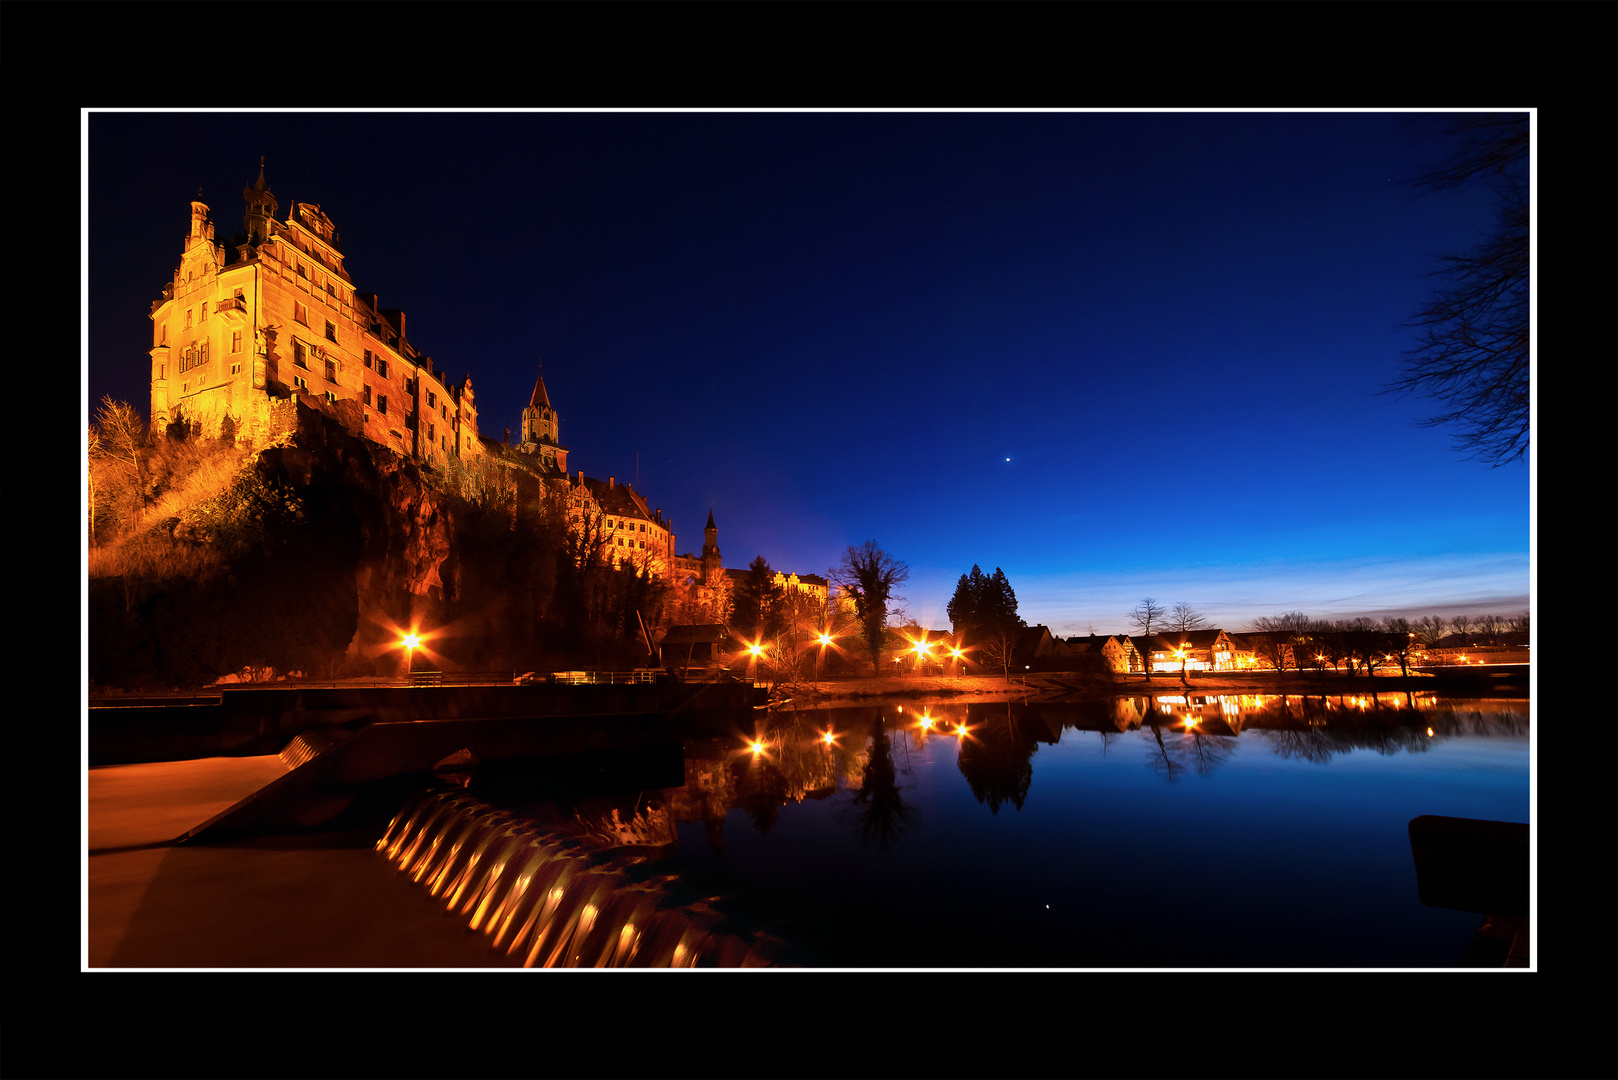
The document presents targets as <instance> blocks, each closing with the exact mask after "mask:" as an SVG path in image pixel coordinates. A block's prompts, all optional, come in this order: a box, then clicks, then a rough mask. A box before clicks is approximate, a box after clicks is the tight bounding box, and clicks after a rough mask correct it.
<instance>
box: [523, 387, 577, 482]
mask: <svg viewBox="0 0 1618 1080" xmlns="http://www.w3.org/2000/svg"><path fill="white" fill-rule="evenodd" d="M560 433H561V422H560V420H559V419H558V418H557V415H556V410H555V409H553V408H551V399H550V395H549V394H547V393H546V392H545V368H544V365H540V369H539V377H538V378H536V379H535V380H534V392H533V394H532V396H530V397H529V399H528V407H527V408H525V409H523V411H522V447H521V449H522V452H523V453H525V454H533V455H535V457H536V458H537V462H536V464H538V466H539V468H540V471H542V472H545V473H554V474H557V475H563V476H565V475H566V474H567V447H565V446H563V445H562V444H561V441H560V438H559V435H560Z"/></svg>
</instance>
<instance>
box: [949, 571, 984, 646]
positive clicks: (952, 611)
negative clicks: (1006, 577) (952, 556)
mask: <svg viewBox="0 0 1618 1080" xmlns="http://www.w3.org/2000/svg"><path fill="white" fill-rule="evenodd" d="M988 582H989V579H988V578H987V577H986V576H985V575H984V573H983V568H982V567H981V566H978V565H977V564H976V563H974V564H973V565H972V572H971V574H962V575H961V580H960V581H958V582H956V584H955V595H954V596H952V597H950V600H949V604H948V605H947V606H946V607H945V608H944V611H945V613H946V614H947V615H948V616H949V623H950V628H951V629H952V630H954V631H955V633H956V634H960V633H961V631H963V630H965V629H967V628H969V627H972V626H976V625H977V622H978V612H979V611H980V610H981V609H982V607H983V594H984V592H985V591H987V589H988Z"/></svg>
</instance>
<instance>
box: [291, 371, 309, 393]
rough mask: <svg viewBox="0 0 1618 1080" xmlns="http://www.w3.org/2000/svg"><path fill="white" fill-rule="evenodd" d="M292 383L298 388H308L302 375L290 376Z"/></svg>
mask: <svg viewBox="0 0 1618 1080" xmlns="http://www.w3.org/2000/svg"><path fill="white" fill-rule="evenodd" d="M292 385H293V386H296V387H297V388H298V389H300V390H307V389H309V384H308V383H306V382H304V381H303V376H302V375H294V376H292Z"/></svg>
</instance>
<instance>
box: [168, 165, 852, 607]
mask: <svg viewBox="0 0 1618 1080" xmlns="http://www.w3.org/2000/svg"><path fill="white" fill-rule="evenodd" d="M242 198H243V201H244V203H245V212H244V214H243V218H242V226H243V230H242V239H241V242H232V243H229V244H225V243H220V242H218V241H216V240H215V239H214V223H213V221H212V220H211V219H210V217H209V214H210V209H209V207H208V205H207V204H206V203H204V202H202V201H201V199H200V198H199V199H197V200H194V201H193V202H192V203H191V227H190V231H189V232H188V233H187V234H186V237H185V243H184V247H183V250H182V253H181V256H180V264H179V267H178V268H177V269H176V270H175V272H174V277H173V279H172V280H170V281H169V282H168V283H167V284H165V285H164V286H163V290H162V298H161V299H159V300H156V301H154V302H153V304H152V309H151V319H152V348H151V374H152V400H151V421H152V426H153V428H154V429H157V430H163V429H164V428H166V427H167V426H169V425H171V424H184V425H185V426H187V427H188V428H190V429H191V430H193V431H196V432H198V433H201V434H207V435H210V436H216V437H217V436H220V435H223V434H227V433H228V434H231V435H233V436H234V437H235V438H237V439H239V440H241V441H243V442H244V443H246V444H248V445H253V444H258V443H261V442H263V441H264V439H265V438H266V437H267V436H268V435H269V434H270V433H271V432H273V431H274V430H276V415H275V414H276V409H277V406H278V405H284V403H285V402H287V401H290V400H293V399H296V400H298V401H301V402H303V403H304V404H306V405H308V406H309V407H311V408H314V409H317V410H319V411H320V412H322V413H324V414H326V415H328V416H331V417H332V418H333V419H335V420H336V421H337V422H338V423H340V424H341V425H342V426H343V427H344V428H345V429H347V430H348V431H349V432H351V433H352V434H355V435H358V436H360V437H362V438H365V439H368V440H369V441H371V442H373V443H376V444H377V445H379V446H383V447H386V448H387V449H389V450H391V451H393V452H394V453H397V454H400V455H401V456H404V457H408V458H410V459H412V460H415V461H417V462H420V463H421V464H422V465H424V466H426V467H428V468H444V467H446V466H447V465H448V464H449V463H450V462H451V460H457V461H459V462H461V463H470V462H471V461H473V460H483V461H485V462H487V463H489V464H498V465H501V466H505V467H510V468H522V469H524V470H525V471H527V472H529V473H531V474H533V475H534V476H537V477H538V478H540V479H541V480H545V481H550V482H552V483H554V484H555V486H556V487H557V489H558V490H561V491H563V492H565V496H566V500H567V511H568V517H569V520H570V523H571V525H572V527H573V528H574V529H575V530H577V531H580V532H590V533H592V537H593V539H598V540H599V541H600V542H601V544H602V552H603V555H604V556H605V557H606V558H607V559H608V561H609V562H611V563H612V564H613V565H624V564H630V565H634V566H636V567H644V568H645V570H646V571H647V572H648V573H649V574H651V575H652V576H656V577H662V578H670V579H679V578H691V579H694V580H695V581H696V582H697V583H699V584H703V585H713V584H715V583H716V582H717V577H716V575H719V574H725V575H728V576H730V577H731V578H732V579H733V580H734V579H739V578H740V577H741V576H743V575H745V573H746V571H744V570H724V569H723V568H722V567H721V566H720V563H719V546H718V538H717V537H718V533H717V530H716V528H715V526H714V521H713V514H712V512H711V511H710V512H709V515H708V525H707V528H706V529H705V530H704V538H705V546H704V547H703V552H702V555H701V557H700V558H699V557H696V556H692V555H689V554H688V555H684V556H677V555H675V534H674V526H673V523H672V522H671V521H670V520H669V519H667V518H665V517H664V516H663V512H662V510H660V509H653V508H651V507H650V506H649V505H648V504H647V501H646V497H645V496H644V495H643V494H642V493H640V492H637V491H635V490H634V489H633V487H632V486H631V485H629V484H619V483H618V482H617V481H616V479H615V478H614V477H611V476H609V477H607V479H606V481H605V482H604V483H603V482H602V481H599V480H594V479H591V478H589V477H586V476H585V475H584V473H583V471H582V470H580V471H579V472H578V473H577V474H576V475H575V474H573V473H571V472H570V471H569V469H568V461H567V448H566V447H565V446H563V445H562V443H561V439H560V434H561V425H560V420H559V418H558V416H557V413H556V410H555V408H554V407H553V406H552V405H551V401H550V396H549V394H548V393H547V392H546V389H545V379H544V372H543V370H541V371H540V373H539V375H538V377H537V378H536V380H535V383H534V392H533V394H532V395H531V396H530V398H529V401H528V405H527V406H526V407H525V408H524V409H523V411H522V430H521V435H522V438H521V441H520V443H519V445H518V446H516V447H510V446H507V445H506V444H505V442H504V441H500V440H491V439H486V438H484V437H483V436H482V435H481V434H480V433H479V431H478V413H477V404H476V399H475V397H474V395H473V392H472V377H471V376H470V375H464V376H462V377H461V379H459V380H458V381H456V380H451V379H450V378H449V376H448V375H447V374H446V373H445V372H444V371H442V370H440V369H439V368H438V367H437V366H436V365H435V364H434V363H433V358H432V357H431V356H430V355H428V354H426V353H423V352H421V351H420V350H419V349H417V348H416V346H415V345H414V344H413V343H412V342H411V341H410V340H409V338H408V336H407V335H406V332H405V314H404V312H403V311H400V310H398V309H393V308H384V307H382V306H381V305H380V304H379V302H378V299H377V296H376V294H375V293H362V292H358V291H356V290H355V288H354V285H353V281H352V279H351V278H350V276H349V272H348V270H347V269H346V268H345V267H344V265H343V258H344V256H343V253H342V250H341V248H340V247H339V237H338V232H337V228H336V226H335V225H334V224H333V223H332V220H331V218H329V217H327V216H326V214H325V212H324V211H322V210H321V208H320V207H319V205H317V204H315V203H306V202H297V203H293V204H292V206H291V207H290V209H289V210H288V213H287V215H286V218H285V220H277V218H276V212H277V211H278V210H279V208H280V204H279V203H278V202H277V201H276V198H275V196H274V195H273V194H272V193H271V192H270V189H269V185H268V184H267V183H266V182H265V178H264V164H263V162H262V161H260V162H259V173H258V178H257V179H256V180H255V181H254V182H253V184H252V185H251V186H249V187H247V188H245V189H243V191H242ZM776 578H777V584H780V585H782V586H784V587H790V588H794V589H798V590H803V591H809V592H813V593H816V594H818V595H819V596H821V598H822V599H824V598H825V596H826V593H827V585H826V581H825V579H824V578H820V577H817V576H816V575H812V574H811V575H805V576H804V577H803V578H801V579H800V578H799V577H798V576H797V575H790V576H788V575H782V574H779V573H778V574H777V575H776Z"/></svg>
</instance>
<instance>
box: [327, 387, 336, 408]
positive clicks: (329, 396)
mask: <svg viewBox="0 0 1618 1080" xmlns="http://www.w3.org/2000/svg"><path fill="white" fill-rule="evenodd" d="M326 404H328V405H335V404H337V395H336V394H334V393H332V392H331V391H330V390H327V391H326Z"/></svg>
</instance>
